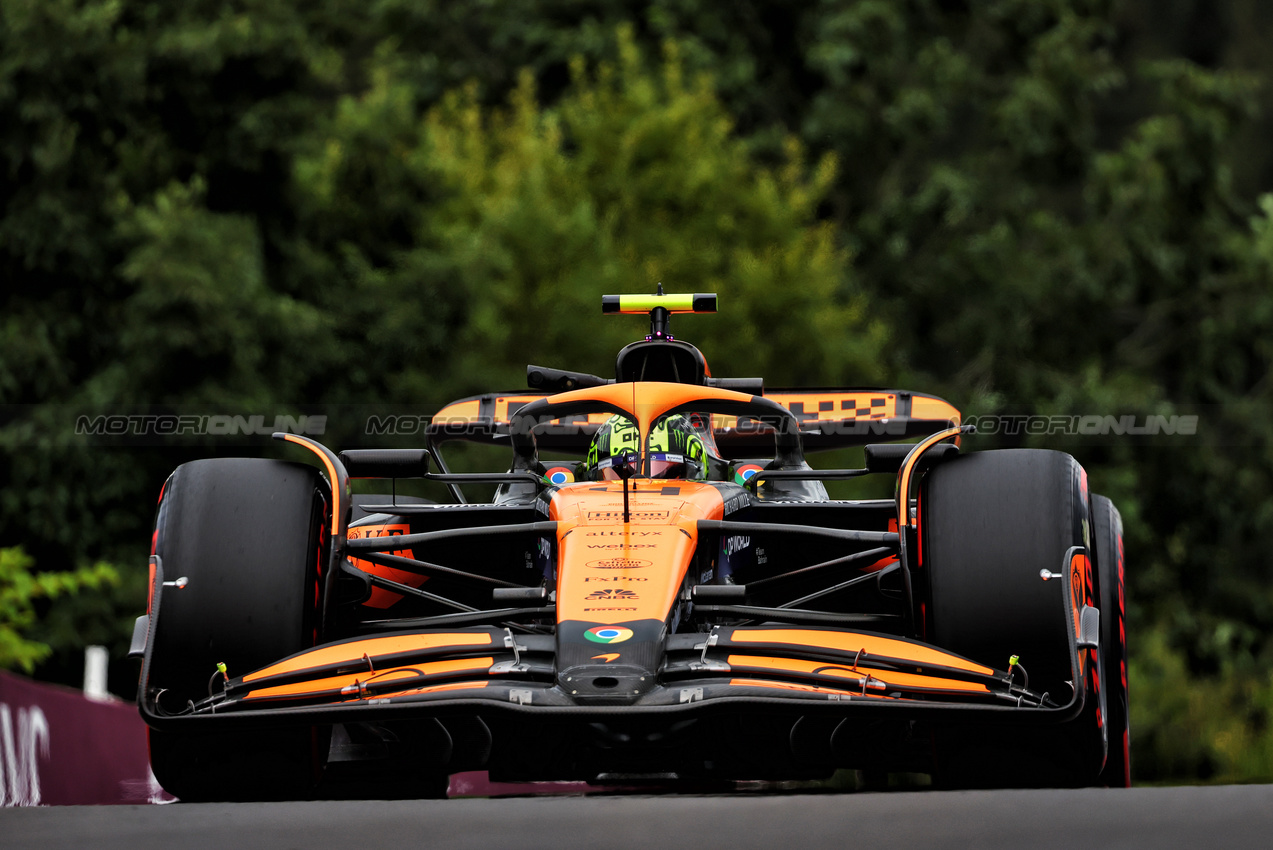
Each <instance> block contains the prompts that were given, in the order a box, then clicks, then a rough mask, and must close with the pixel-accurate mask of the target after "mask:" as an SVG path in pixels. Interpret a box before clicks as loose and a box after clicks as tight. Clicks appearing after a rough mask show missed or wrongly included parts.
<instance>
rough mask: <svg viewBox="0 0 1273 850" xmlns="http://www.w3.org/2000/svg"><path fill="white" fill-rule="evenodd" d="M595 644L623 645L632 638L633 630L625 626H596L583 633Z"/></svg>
mask: <svg viewBox="0 0 1273 850" xmlns="http://www.w3.org/2000/svg"><path fill="white" fill-rule="evenodd" d="M583 636H584V637H585V638H587V639H588V640H590V641H592V642H593V643H623V642H624V641H625V640H627V639H628V638H630V637H632V630H631V629H625V628H624V627H623V626H595V627H593V628H591V629H588V631H586V632H584V633H583Z"/></svg>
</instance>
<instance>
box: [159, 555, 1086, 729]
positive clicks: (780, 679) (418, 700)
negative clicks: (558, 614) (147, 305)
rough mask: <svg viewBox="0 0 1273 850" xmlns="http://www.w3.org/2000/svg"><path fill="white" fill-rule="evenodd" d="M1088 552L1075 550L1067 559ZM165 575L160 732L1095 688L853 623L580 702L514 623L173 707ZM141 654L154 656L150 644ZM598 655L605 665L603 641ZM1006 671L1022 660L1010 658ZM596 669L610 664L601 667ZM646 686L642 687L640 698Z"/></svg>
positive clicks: (1011, 707) (760, 638)
mask: <svg viewBox="0 0 1273 850" xmlns="http://www.w3.org/2000/svg"><path fill="white" fill-rule="evenodd" d="M1075 557H1086V553H1085V552H1083V550H1082V549H1081V548H1079V547H1075V548H1074V549H1071V550H1070V551H1069V552H1067V553H1066V564H1067V565H1068V564H1069V563H1070V561H1071V559H1072V558H1075ZM1059 577H1060V578H1061V579H1062V583H1063V592H1061V593H1059V594H1058V595H1059V597H1060V599H1059V600H1058V604H1060V605H1064V607H1065V610H1066V622H1068V623H1069V624H1070V625H1071V628H1070V629H1068V630H1067V631H1068V637H1069V650H1070V659H1071V671H1072V679H1071V681H1073V682H1084V681H1085V680H1086V677H1085V676H1084V675H1083V671H1084V670H1085V669H1086V665H1088V664H1094V663H1096V660H1095V659H1096V655H1095V653H1096V651H1097V635H1098V634H1099V621H1098V615H1097V612H1096V610H1095V609H1093V608H1084V609H1083V610H1081V611H1078V610H1075V607H1074V603H1073V594H1072V593H1071V587H1070V570H1069V569H1062V570H1061V571H1060V575H1059ZM163 591H164V586H163V574H162V566H160V567H159V569H158V570H157V574H156V576H155V584H154V590H153V592H154V604H153V605H152V608H151V611H152V613H151V615H150V616H149V617H143V618H141V619H139V621H138V634H137V635H136V636H135V646H134V650H135V651H136V652H139V653H140V654H141V655H142V657H143V665H142V686H141V688H140V691H139V697H138V699H139V702H140V708H141V713H142V716H143V717H144V718H145V720H146V722H147V723H148V724H150V725H151V726H152V727H154V728H157V729H169V728H185V729H192V728H195V727H198V728H212V727H220V726H223V725H225V726H238V725H254V724H265V725H277V724H280V723H291V722H306V723H327V722H331V723H338V722H346V721H354V720H364V719H371V718H382V719H389V718H401V719H407V718H411V717H434V716H442V715H456V714H464V713H473V714H483V713H489V712H514V713H518V712H520V713H532V714H539V715H543V716H577V717H580V718H581V719H586V717H587V716H588V715H595V716H598V717H604V716H614V715H616V714H624V715H642V714H644V715H659V714H668V713H699V712H707V711H715V710H723V711H730V712H745V711H747V710H749V709H755V710H758V711H771V710H772V709H773V708H774V707H775V706H781V705H787V706H790V707H792V708H797V707H798V710H799V711H800V712H802V713H807V712H816V711H830V712H833V713H838V714H850V713H856V712H859V711H864V712H888V713H890V714H894V715H897V716H901V717H915V718H929V719H941V720H943V721H960V720H967V721H969V722H987V721H990V722H1013V723H1018V722H1019V723H1044V724H1047V723H1059V722H1064V721H1066V720H1069V719H1072V718H1073V717H1075V716H1077V715H1078V714H1079V713H1080V712H1081V711H1082V708H1083V703H1084V698H1085V694H1084V688H1082V687H1078V688H1070V689H1069V690H1070V692H1069V693H1066V694H1063V695H1057V694H1044V693H1037V692H1034V691H1031V690H1028V689H1027V688H1026V687H1025V681H1024V679H1023V676H1021V675H1020V674H1019V671H1018V669H1015V660H1013V661H1012V662H1011V663H1009V664H1008V665H1007V669H1002V670H999V669H993V668H990V667H987V666H984V665H982V664H978V663H976V662H974V661H970V660H968V659H966V658H962V657H960V656H958V655H955V654H953V653H949V652H946V651H944V650H942V649H940V648H937V647H934V646H930V645H927V644H924V643H922V642H919V641H914V640H908V639H905V638H900V637H895V636H891V635H882V634H876V633H871V632H864V631H857V630H852V629H847V628H832V627H818V628H812V627H803V626H775V625H756V626H717V627H714V628H713V629H712V630H711V632H710V633H694V634H673V635H670V636H668V638H667V640H666V654H665V661H664V663H663V664H662V665H661V667H660V669H659V672H658V682H657V683H656V684H654V685H653V686H652V687H651V686H650V685H649V684H648V683H636V682H629V681H628V677H629V676H635V675H637V673H635V672H630V671H625V670H623V669H622V668H620V667H616V668H615V669H614V670H613V671H610V670H609V669H606V668H602V669H603V670H604V672H606V673H610V672H613V675H608V676H595V675H594V676H592V677H591V681H589V682H581V683H580V688H579V689H578V690H576V691H571V690H570V685H571V683H570V681H569V680H566V681H565V682H562V683H560V684H559V683H557V682H556V681H555V678H554V651H555V640H554V638H553V636H551V635H535V634H517V633H514V632H513V631H512V630H511V629H508V628H494V627H487V628H469V629H452V630H442V629H432V630H427V631H403V632H396V633H381V634H375V635H370V636H366V637H358V638H350V639H346V640H342V641H337V642H334V643H328V644H323V645H320V646H317V647H314V648H312V649H309V650H306V651H304V652H301V653H298V654H296V655H293V656H291V657H289V658H286V659H280V660H279V661H278V662H275V663H273V664H271V665H268V666H266V667H264V668H261V669H260V670H255V671H244V672H242V673H239V672H238V671H226V673H225V675H224V676H222V677H220V678H219V680H215V679H214V683H213V685H212V686H210V695H209V696H208V698H206V699H204V700H202V701H200V702H198V703H187V704H186V705H185V706H172V705H166V704H165V703H164V700H163V692H162V691H161V690H158V689H155V688H152V687H151V686H150V682H149V680H150V660H151V646H150V640H149V636H150V635H151V634H153V633H154V631H155V629H154V626H155V623H154V622H153V621H152V618H154V617H157V616H159V615H160V612H161V611H162V605H161V604H160V603H161V595H162V593H163ZM137 644H143V645H137ZM597 650H598V655H597V657H596V658H597V660H599V661H601V662H603V663H604V662H605V660H606V658H605V656H606V653H605V645H604V644H598V647H597ZM1004 660H1005V662H1007V661H1009V659H1004ZM592 669H593V670H596V669H597V668H595V667H594V668H592ZM631 685H637V687H630V686H631Z"/></svg>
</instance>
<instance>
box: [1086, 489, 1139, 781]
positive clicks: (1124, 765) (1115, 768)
mask: <svg viewBox="0 0 1273 850" xmlns="http://www.w3.org/2000/svg"><path fill="white" fill-rule="evenodd" d="M1092 538H1093V539H1092V548H1093V550H1094V554H1095V555H1096V585H1097V593H1098V597H1099V599H1100V609H1101V679H1102V681H1103V682H1104V683H1105V692H1106V698H1105V717H1106V723H1105V725H1106V728H1107V729H1108V730H1109V747H1108V752H1107V755H1106V757H1105V768H1104V769H1103V770H1102V771H1101V780H1102V784H1104V785H1108V786H1109V787H1110V788H1129V787H1131V784H1132V776H1131V717H1130V714H1129V709H1128V699H1127V627H1126V609H1127V606H1126V599H1125V582H1124V572H1125V570H1124V559H1123V518H1122V516H1120V515H1119V513H1118V508H1116V507H1114V503H1113V502H1111V501H1110V500H1109V499H1107V498H1105V497H1104V496H1097V495H1093V496H1092Z"/></svg>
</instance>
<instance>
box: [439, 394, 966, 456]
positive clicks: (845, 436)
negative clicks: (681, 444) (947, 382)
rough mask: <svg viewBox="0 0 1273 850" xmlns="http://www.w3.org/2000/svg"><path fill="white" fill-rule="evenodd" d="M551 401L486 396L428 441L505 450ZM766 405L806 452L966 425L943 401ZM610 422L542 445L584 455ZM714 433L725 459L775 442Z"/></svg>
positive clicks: (470, 402)
mask: <svg viewBox="0 0 1273 850" xmlns="http://www.w3.org/2000/svg"><path fill="white" fill-rule="evenodd" d="M547 395H549V394H548V393H534V392H531V393H527V392H517V393H511V392H510V393H488V394H485V395H476V396H470V397H468V398H464V399H460V400H458V401H454V402H452V403H450V404H448V405H447V406H446V407H444V408H442V409H441V410H440V411H438V412H437V414H436V415H434V417H433V419H432V421H431V423H430V425H429V427H428V432H427V433H428V436H429V439H430V441H432V442H447V441H449V440H468V441H473V442H479V443H488V444H500V445H502V444H507V441H508V439H509V428H510V423H511V421H512V417H513V414H515V413H516V412H517V411H518V409H519V408H521V407H522V406H523V405H526V404H529V403H530V402H532V401H536V400H538V399H541V398H545V397H546V396H547ZM764 397H765V398H767V399H770V400H772V401H775V402H777V403H778V404H781V405H782V406H783V407H785V408H787V409H788V410H790V411H791V412H792V413H793V414H795V416H796V418H797V419H798V420H800V436H801V440H802V442H803V444H804V448H805V451H818V450H825V449H839V448H847V447H851V446H861V445H865V444H867V443H886V442H890V441H893V440H904V439H908V438H914V437H924V436H928V435H929V434H935V433H937V432H938V431H943V430H945V429H947V428H951V427H953V426H956V425H959V424H960V421H961V415H960V412H959V410H958V409H956V408H955V407H954V406H953V405H951V404H950V403H949V402H947V401H945V400H944V399H941V398H938V397H937V396H932V395H927V394H925V393H915V392H909V391H907V390H889V389H874V388H866V387H857V388H845V389H766V390H765V392H764ZM607 418H609V414H605V413H596V414H592V415H590V416H577V417H570V418H568V419H567V420H560V421H556V422H554V423H553V424H552V426H551V427H548V428H546V429H545V430H544V433H542V434H538V435H537V442H538V443H539V445H540V446H541V447H543V448H551V449H556V450H559V451H578V452H580V453H582V452H585V451H587V448H588V444H589V442H590V441H591V440H592V435H593V433H595V431H596V430H597V428H598V427H600V425H601V424H602V423H604V422H605V421H606V419H607ZM712 430H713V431H714V433H715V436H716V442H717V444H718V445H719V446H720V449H721V451H722V452H724V453H725V454H726V455H727V456H729V455H732V456H743V455H748V454H752V453H756V452H759V453H762V454H763V453H765V452H767V451H769V449H771V448H772V445H773V438H772V436H771V435H769V434H767V433H763V432H762V431H761V430H760V429H758V428H757V427H755V426H754V425H753V424H752V423H749V422H746V421H744V422H739V421H738V418H737V417H734V416H722V415H714V416H713V417H712Z"/></svg>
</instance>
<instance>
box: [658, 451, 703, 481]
mask: <svg viewBox="0 0 1273 850" xmlns="http://www.w3.org/2000/svg"><path fill="white" fill-rule="evenodd" d="M701 473H702V466H701V465H700V464H698V463H696V462H695V461H692V460H690V459H689V458H687V457H686V456H685V455H683V454H675V453H673V452H650V477H651V478H679V479H687V480H697V479H698V478H701V477H702V475H701Z"/></svg>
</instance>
